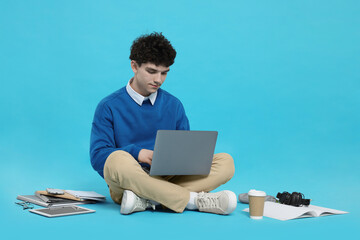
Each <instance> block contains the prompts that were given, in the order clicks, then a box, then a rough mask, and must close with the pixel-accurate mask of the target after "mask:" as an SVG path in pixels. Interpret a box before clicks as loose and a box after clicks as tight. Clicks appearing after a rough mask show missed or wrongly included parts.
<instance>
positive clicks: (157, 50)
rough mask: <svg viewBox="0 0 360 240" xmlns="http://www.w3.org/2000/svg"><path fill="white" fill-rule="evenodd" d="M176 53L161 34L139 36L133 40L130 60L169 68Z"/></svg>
mask: <svg viewBox="0 0 360 240" xmlns="http://www.w3.org/2000/svg"><path fill="white" fill-rule="evenodd" d="M175 57H176V51H175V49H174V48H173V46H172V45H171V44H170V42H169V40H167V39H166V38H165V37H164V36H163V35H162V33H157V32H154V33H151V34H146V35H141V36H140V37H138V38H137V39H135V40H134V42H133V44H132V46H131V48H130V57H129V58H130V60H134V61H136V63H137V64H139V66H141V64H142V63H148V62H150V63H153V64H155V65H156V66H159V65H163V66H165V67H169V66H171V65H172V64H173V63H174V60H175Z"/></svg>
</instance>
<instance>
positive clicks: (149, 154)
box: [138, 149, 154, 165]
mask: <svg viewBox="0 0 360 240" xmlns="http://www.w3.org/2000/svg"><path fill="white" fill-rule="evenodd" d="M153 154H154V151H151V150H148V149H141V150H140V152H139V157H138V160H139V162H141V163H147V164H149V165H151V161H152V158H153Z"/></svg>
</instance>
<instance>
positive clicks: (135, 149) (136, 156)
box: [129, 145, 141, 161]
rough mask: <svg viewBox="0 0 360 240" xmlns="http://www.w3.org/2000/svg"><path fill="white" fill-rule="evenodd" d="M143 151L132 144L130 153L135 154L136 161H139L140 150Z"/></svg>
mask: <svg viewBox="0 0 360 240" xmlns="http://www.w3.org/2000/svg"><path fill="white" fill-rule="evenodd" d="M140 151H141V148H140V147H138V146H136V145H132V147H131V149H130V151H129V153H130V154H131V156H133V158H135V159H136V161H139V159H138V157H139V152H140Z"/></svg>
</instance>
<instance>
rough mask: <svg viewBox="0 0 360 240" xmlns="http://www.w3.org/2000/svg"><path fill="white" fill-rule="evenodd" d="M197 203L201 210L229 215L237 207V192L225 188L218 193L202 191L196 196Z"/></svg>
mask: <svg viewBox="0 0 360 240" xmlns="http://www.w3.org/2000/svg"><path fill="white" fill-rule="evenodd" d="M195 204H196V206H197V207H198V208H199V211H200V212H209V213H216V214H223V215H227V214H230V213H232V212H233V211H234V210H235V209H236V205H237V199H236V195H235V193H233V192H231V191H228V190H225V191H221V192H217V193H204V192H200V193H199V194H198V196H197V197H196V198H195Z"/></svg>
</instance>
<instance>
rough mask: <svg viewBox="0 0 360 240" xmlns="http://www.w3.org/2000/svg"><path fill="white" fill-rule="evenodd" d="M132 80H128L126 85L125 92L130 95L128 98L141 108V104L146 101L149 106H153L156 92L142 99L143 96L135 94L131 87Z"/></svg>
mask: <svg viewBox="0 0 360 240" xmlns="http://www.w3.org/2000/svg"><path fill="white" fill-rule="evenodd" d="M132 80H133V79H130V80H129V82H128V84H127V85H126V91H127V93H128V94H129V95H130V97H131V98H132V99H133V100H134V101H135V102H136V103H137V104H139V105H140V106H142V104H143V102H144V101H146V100H148V99H149V100H150V102H151V105H154V103H155V100H156V97H157V91H156V92H154V93H152V94H150V95H149V96H148V97H144V96H143V95H141V94H139V93H137V92H136V91H135V90H134V89H133V88H132V87H131V86H130V83H131V82H132Z"/></svg>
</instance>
